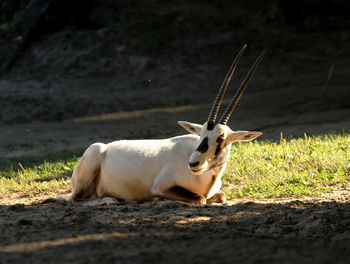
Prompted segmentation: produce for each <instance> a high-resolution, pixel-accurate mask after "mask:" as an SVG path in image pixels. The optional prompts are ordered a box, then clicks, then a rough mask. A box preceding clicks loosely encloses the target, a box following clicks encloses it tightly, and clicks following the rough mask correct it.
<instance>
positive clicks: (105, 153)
mask: <svg viewBox="0 0 350 264" xmlns="http://www.w3.org/2000/svg"><path fill="white" fill-rule="evenodd" d="M245 48H246V45H244V46H243V47H242V49H241V50H240V52H239V53H238V55H237V56H236V58H235V59H234V61H233V64H232V65H231V68H230V70H229V72H228V74H227V75H226V78H225V80H224V82H223V84H222V86H221V88H220V90H219V92H218V94H217V97H216V99H215V102H214V104H213V106H212V109H211V111H210V114H209V117H208V120H207V121H206V122H205V123H204V124H203V125H200V124H194V123H190V122H186V121H179V122H178V123H179V125H180V126H182V127H184V128H185V129H186V130H188V131H189V132H190V133H191V134H187V135H182V136H177V137H172V138H167V139H161V140H120V141H114V142H111V143H109V144H102V143H95V144H92V145H91V146H90V147H89V148H88V149H87V150H86V151H85V153H84V154H83V156H82V157H81V159H80V160H79V162H78V163H77V165H76V167H75V168H74V171H73V176H72V187H73V192H72V194H71V196H70V198H69V202H75V201H79V200H84V199H91V198H98V197H114V198H119V199H132V200H143V199H149V198H152V197H161V198H165V199H170V200H176V201H183V202H188V203H192V204H205V203H207V202H208V203H210V202H213V201H221V202H222V201H224V199H225V197H224V194H223V193H222V192H220V188H221V176H222V174H223V172H224V170H225V166H226V163H227V160H228V159H229V157H230V149H231V144H232V143H233V142H237V141H250V140H253V139H255V138H256V137H258V136H260V135H261V134H262V133H261V132H253V131H232V130H231V129H230V128H229V127H228V126H227V122H228V120H229V118H230V115H231V113H232V111H233V110H234V108H235V107H236V105H237V103H238V101H239V99H240V98H241V96H242V94H243V92H244V91H245V89H246V87H247V85H248V82H249V80H250V79H251V77H252V75H253V74H254V72H255V70H256V68H257V67H258V65H259V63H260V61H261V60H262V58H263V56H264V54H265V51H263V52H262V53H261V54H260V56H259V57H258V59H257V60H256V62H255V63H254V65H253V66H252V67H251V68H250V70H249V72H248V74H247V76H246V77H245V78H244V80H243V81H242V83H241V85H240V87H239V89H238V90H237V92H236V94H235V96H234V97H233V99H232V101H231V102H230V104H229V105H228V107H227V109H226V110H225V112H224V114H223V115H222V117H221V119H220V121H219V122H216V117H217V114H218V111H219V107H220V105H221V103H222V100H223V97H224V94H225V92H226V90H227V87H228V84H229V82H230V80H231V77H232V75H233V73H234V72H235V69H236V67H237V64H238V61H239V60H240V58H241V56H242V54H243V51H244V50H245Z"/></svg>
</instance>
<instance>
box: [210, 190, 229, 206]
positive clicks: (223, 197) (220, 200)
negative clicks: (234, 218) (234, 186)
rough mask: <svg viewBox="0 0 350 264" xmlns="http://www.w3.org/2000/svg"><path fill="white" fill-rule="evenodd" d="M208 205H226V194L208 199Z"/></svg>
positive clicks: (218, 193)
mask: <svg viewBox="0 0 350 264" xmlns="http://www.w3.org/2000/svg"><path fill="white" fill-rule="evenodd" d="M207 203H208V204H212V203H226V194H225V193H224V192H221V191H220V192H217V193H216V194H214V195H213V196H212V197H210V198H209V199H207Z"/></svg>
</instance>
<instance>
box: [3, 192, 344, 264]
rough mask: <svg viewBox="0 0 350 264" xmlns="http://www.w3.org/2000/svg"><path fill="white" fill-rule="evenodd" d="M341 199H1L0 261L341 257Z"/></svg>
mask: <svg viewBox="0 0 350 264" xmlns="http://www.w3.org/2000/svg"><path fill="white" fill-rule="evenodd" d="M349 200H350V196H349V195H348V196H347V197H346V200H342V201H339V200H338V201H337V200H334V201H329V200H328V201H324V202H322V201H318V202H317V201H312V200H311V201H298V200H295V201H290V202H283V201H282V202H278V201H276V202H275V203H256V202H242V203H240V202H238V203H230V204H227V205H206V206H191V205H188V204H183V203H179V202H158V203H156V202H142V203H139V202H126V203H125V202H119V203H118V204H114V205H100V206H96V207H86V206H72V207H67V206H66V205H60V204H58V205H57V204H43V205H29V206H24V205H21V204H17V205H12V206H2V207H1V208H0V215H1V218H0V219H1V222H0V226H1V230H2V232H1V234H0V238H1V239H0V241H1V243H0V259H1V262H2V263H14V262H16V263H23V262H26V263H44V262H45V263H47V262H50V263H63V262H72V261H73V262H75V263H87V262H98V263H110V262H111V261H112V262H118V263H145V262H150V263H232V262H234V261H241V262H244V263H258V262H259V263H295V262H300V263H347V260H348V258H349V256H350V248H349V240H350V227H349V226H350V207H349Z"/></svg>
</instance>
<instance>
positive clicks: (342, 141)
mask: <svg viewBox="0 0 350 264" xmlns="http://www.w3.org/2000/svg"><path fill="white" fill-rule="evenodd" d="M349 146H350V136H349V134H345V133H344V134H342V135H325V136H318V137H307V136H305V138H303V139H302V138H300V139H291V140H286V139H281V141H280V142H270V141H261V142H259V141H255V142H250V143H242V144H240V143H238V144H235V145H234V146H233V147H232V151H231V157H230V162H229V163H228V164H227V168H226V171H225V173H224V175H223V183H224V188H225V191H226V193H227V194H228V198H229V199H233V198H238V197H254V198H272V197H285V196H319V195H321V194H322V192H324V191H328V190H331V189H332V187H333V186H334V185H336V184H339V183H345V182H346V181H347V180H350V154H349V153H350V147H349Z"/></svg>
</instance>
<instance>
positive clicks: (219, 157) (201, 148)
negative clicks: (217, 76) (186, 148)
mask: <svg viewBox="0 0 350 264" xmlns="http://www.w3.org/2000/svg"><path fill="white" fill-rule="evenodd" d="M245 48H246V45H244V46H243V47H242V49H241V51H240V52H239V53H238V55H237V56H236V58H235V60H234V61H233V64H232V66H231V68H230V70H229V72H228V74H227V75H226V78H225V80H224V82H223V84H222V86H221V88H220V90H219V92H218V94H217V96H216V99H215V102H214V104H213V107H212V109H211V111H210V114H209V117H208V120H207V121H206V122H205V123H204V124H203V125H199V124H194V123H190V122H186V121H179V122H178V123H179V125H181V126H182V127H184V128H185V129H186V130H188V131H189V132H190V133H192V134H196V135H198V136H200V140H199V144H198V146H197V148H196V150H195V151H194V152H193V153H192V155H191V157H190V160H189V163H188V166H189V168H190V170H191V171H192V173H193V174H196V175H198V174H201V173H203V172H204V171H206V170H209V169H212V168H214V167H220V166H222V165H223V164H224V163H225V162H226V157H227V153H228V152H229V151H230V146H231V144H232V143H233V142H238V141H250V140H253V139H255V138H257V137H258V136H260V135H261V134H262V133H261V132H254V131H232V130H231V129H230V128H229V127H228V126H227V122H228V120H229V118H230V116H231V113H232V111H233V110H234V108H235V107H236V105H237V103H238V101H239V99H240V98H241V96H242V94H243V92H244V91H245V89H246V87H247V85H248V83H249V80H250V79H251V77H252V75H253V74H254V72H255V70H256V68H257V67H258V65H259V63H260V61H261V60H262V57H263V56H264V54H265V52H266V51H265V50H264V51H263V52H262V53H261V54H260V56H259V58H258V59H257V60H256V62H255V63H254V65H253V66H252V67H251V69H250V70H249V72H248V74H247V76H246V77H245V79H244V80H243V81H242V83H241V86H240V87H239V89H238V90H237V92H236V94H235V96H234V97H233V99H232V101H231V103H230V104H229V105H228V106H227V108H226V110H225V112H224V114H223V115H222V117H221V119H220V121H219V122H216V117H217V114H218V111H219V108H220V105H221V103H222V100H223V98H224V95H225V92H226V90H227V87H228V84H229V82H230V80H231V77H232V75H233V73H234V71H235V69H236V67H237V64H238V61H239V59H240V58H241V56H242V54H243V51H244V50H245Z"/></svg>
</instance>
